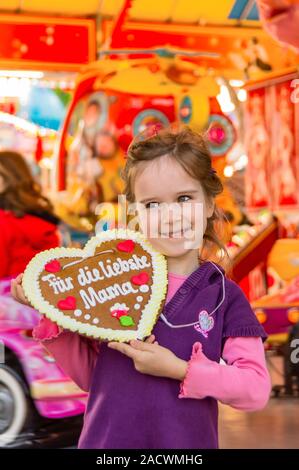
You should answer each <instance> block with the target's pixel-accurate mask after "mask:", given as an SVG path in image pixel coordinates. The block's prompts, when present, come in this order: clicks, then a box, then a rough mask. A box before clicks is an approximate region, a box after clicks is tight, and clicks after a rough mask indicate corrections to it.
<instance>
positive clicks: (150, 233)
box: [138, 210, 160, 239]
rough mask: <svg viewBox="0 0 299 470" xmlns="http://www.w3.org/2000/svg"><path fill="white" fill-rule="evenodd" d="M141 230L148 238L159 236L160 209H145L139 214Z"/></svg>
mask: <svg viewBox="0 0 299 470" xmlns="http://www.w3.org/2000/svg"><path fill="white" fill-rule="evenodd" d="M138 218H139V223H140V230H141V231H142V233H143V234H144V235H145V236H146V237H147V238H148V239H150V238H157V237H158V234H159V225H160V224H159V215H158V211H154V210H151V211H150V210H145V211H143V212H142V213H141V214H139V217H138Z"/></svg>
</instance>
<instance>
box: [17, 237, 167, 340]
mask: <svg viewBox="0 0 299 470" xmlns="http://www.w3.org/2000/svg"><path fill="white" fill-rule="evenodd" d="M116 239H125V240H126V239H131V240H133V241H135V242H137V243H139V244H140V245H141V246H142V248H143V249H144V250H145V251H146V252H147V253H149V255H150V256H151V260H152V270H153V278H152V280H153V284H152V293H151V295H150V298H149V301H148V303H147V304H146V306H145V307H144V308H143V311H142V314H141V318H140V321H139V324H138V329H137V330H136V331H132V330H127V331H124V330H112V329H110V328H100V327H98V326H94V325H87V324H86V323H82V322H80V321H77V320H75V319H74V318H68V317H66V316H65V315H64V314H63V312H62V311H61V310H59V309H58V308H56V307H54V306H53V305H51V304H50V303H49V302H48V301H47V300H45V299H44V298H43V297H42V295H41V289H40V288H39V282H38V279H39V275H40V273H41V272H42V271H43V270H44V267H45V264H46V263H48V262H50V261H52V260H54V259H59V258H63V257H65V256H67V257H70V258H73V257H78V256H80V257H82V256H83V257H84V255H86V257H89V256H92V255H93V254H94V252H95V248H96V247H97V246H98V245H99V243H103V242H106V241H110V240H116ZM22 286H23V289H24V292H25V295H26V297H27V298H28V299H29V301H30V302H31V304H32V305H33V307H34V308H36V309H37V310H39V311H41V313H42V314H44V315H45V316H46V317H48V318H49V319H50V320H52V321H54V322H55V323H57V324H58V325H60V326H61V327H62V328H65V329H68V330H71V331H73V332H79V333H80V334H84V335H86V336H89V337H92V338H98V339H104V340H108V341H121V342H128V341H131V340H132V339H141V340H142V339H144V338H145V337H146V336H148V335H150V333H151V331H152V329H153V326H154V324H155V323H156V320H157V316H158V314H159V309H160V307H161V304H162V302H163V300H164V299H165V296H166V290H167V262H166V259H165V257H164V256H163V255H162V254H160V253H159V252H157V251H156V250H155V249H154V248H153V247H152V245H151V244H150V243H149V242H148V241H147V240H146V238H145V237H144V236H143V235H142V234H141V233H140V232H134V231H132V230H128V229H119V230H118V229H113V230H107V231H105V232H101V233H98V234H97V235H96V236H94V237H92V238H91V239H90V240H89V241H88V242H87V244H86V245H85V247H84V248H82V249H81V248H63V247H62V248H52V249H50V250H46V251H43V252H41V253H38V254H37V255H36V256H35V257H34V258H33V259H32V260H31V261H30V263H29V264H28V265H27V267H26V269H25V271H24V276H23V280H22ZM99 307H100V306H99ZM155 311H156V312H157V314H156V315H153V313H152V312H155Z"/></svg>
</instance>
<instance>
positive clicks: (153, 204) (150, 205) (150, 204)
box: [145, 202, 159, 209]
mask: <svg viewBox="0 0 299 470" xmlns="http://www.w3.org/2000/svg"><path fill="white" fill-rule="evenodd" d="M157 207H159V203H158V202H148V203H147V204H145V208H146V209H156V208H157Z"/></svg>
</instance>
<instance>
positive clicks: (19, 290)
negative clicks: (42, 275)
mask: <svg viewBox="0 0 299 470" xmlns="http://www.w3.org/2000/svg"><path fill="white" fill-rule="evenodd" d="M22 279H23V274H19V275H18V276H17V277H16V279H13V280H12V281H11V295H12V296H13V297H14V298H15V299H16V300H17V301H18V302H20V303H22V304H25V305H30V303H29V302H28V299H27V298H26V297H25V294H24V290H23V287H22Z"/></svg>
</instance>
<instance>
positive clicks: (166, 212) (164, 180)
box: [134, 155, 214, 257]
mask: <svg viewBox="0 0 299 470" xmlns="http://www.w3.org/2000/svg"><path fill="white" fill-rule="evenodd" d="M134 194H135V200H136V203H137V210H138V218H139V223H140V229H141V231H142V232H143V233H144V234H145V236H146V237H147V239H148V240H149V241H150V242H151V244H152V245H153V247H154V248H156V250H157V251H159V252H160V253H162V254H164V255H165V256H167V257H182V256H184V255H185V254H187V253H189V252H190V251H191V250H193V249H196V250H198V249H200V248H201V246H202V240H203V235H204V233H205V230H206V226H207V218H208V217H211V215H212V214H213V210H214V204H213V202H211V201H207V200H206V197H205V195H204V191H203V188H202V186H201V184H200V182H199V181H197V180H196V179H194V178H192V177H191V176H190V175H189V174H188V173H187V172H186V171H185V170H184V168H183V167H182V166H181V165H180V164H179V163H178V162H177V161H176V160H175V159H174V158H172V157H170V156H168V155H163V156H162V157H159V158H156V159H155V160H153V161H150V162H142V163H140V164H139V167H138V169H137V173H136V177H135V184H134Z"/></svg>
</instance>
